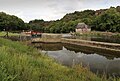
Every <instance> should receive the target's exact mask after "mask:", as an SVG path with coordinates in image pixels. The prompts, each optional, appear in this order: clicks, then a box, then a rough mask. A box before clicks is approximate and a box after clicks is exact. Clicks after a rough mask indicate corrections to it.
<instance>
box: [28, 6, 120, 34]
mask: <svg viewBox="0 0 120 81" xmlns="http://www.w3.org/2000/svg"><path fill="white" fill-rule="evenodd" d="M80 22H84V23H86V24H87V25H89V26H90V27H91V29H92V30H97V31H110V32H120V6H117V7H116V8H114V7H111V8H109V9H100V10H97V11H94V10H84V11H81V12H79V11H75V12H74V13H69V14H66V15H65V16H64V17H63V18H62V19H60V20H57V21H50V22H48V21H43V20H34V21H30V24H31V26H32V29H33V30H40V31H43V32H50V33H69V32H70V31H73V32H74V31H75V28H76V25H77V24H78V23H80Z"/></svg>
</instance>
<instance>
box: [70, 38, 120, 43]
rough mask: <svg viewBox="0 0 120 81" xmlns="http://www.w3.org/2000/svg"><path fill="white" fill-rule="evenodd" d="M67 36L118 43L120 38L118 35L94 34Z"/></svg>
mask: <svg viewBox="0 0 120 81" xmlns="http://www.w3.org/2000/svg"><path fill="white" fill-rule="evenodd" d="M68 38H72V39H82V40H89V41H97V42H109V43H118V44H120V38H119V37H111V36H99V37H95V36H91V37H89V36H76V37H68ZM111 38H112V39H111Z"/></svg>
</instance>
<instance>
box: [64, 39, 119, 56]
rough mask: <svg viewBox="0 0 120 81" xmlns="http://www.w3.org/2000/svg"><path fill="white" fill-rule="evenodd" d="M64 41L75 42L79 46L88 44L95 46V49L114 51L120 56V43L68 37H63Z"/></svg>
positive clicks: (88, 45) (91, 46) (87, 45)
mask: <svg viewBox="0 0 120 81" xmlns="http://www.w3.org/2000/svg"><path fill="white" fill-rule="evenodd" d="M62 43H66V44H73V45H78V46H86V47H90V48H94V49H95V50H100V51H103V52H104V51H107V52H109V53H110V54H111V52H112V53H114V54H115V55H119V56H120V44H115V43H105V42H96V41H87V40H80V39H66V38H63V39H62Z"/></svg>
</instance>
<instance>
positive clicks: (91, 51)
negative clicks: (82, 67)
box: [64, 44, 120, 60]
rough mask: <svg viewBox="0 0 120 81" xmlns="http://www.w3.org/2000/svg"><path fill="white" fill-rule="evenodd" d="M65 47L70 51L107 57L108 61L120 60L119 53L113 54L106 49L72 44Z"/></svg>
mask: <svg viewBox="0 0 120 81" xmlns="http://www.w3.org/2000/svg"><path fill="white" fill-rule="evenodd" d="M64 47H65V48H67V49H68V50H71V51H75V52H76V53H78V52H83V53H85V54H94V53H97V54H99V55H102V56H105V57H106V58H107V59H110V60H111V59H114V58H115V57H116V58H119V57H120V55H119V53H118V52H112V51H108V50H105V49H98V48H92V47H87V46H78V45H72V44H64Z"/></svg>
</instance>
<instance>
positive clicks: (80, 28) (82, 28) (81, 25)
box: [76, 23, 91, 33]
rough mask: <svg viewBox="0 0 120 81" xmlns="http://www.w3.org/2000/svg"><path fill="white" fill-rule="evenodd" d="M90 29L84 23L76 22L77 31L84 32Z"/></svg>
mask: <svg viewBox="0 0 120 81" xmlns="http://www.w3.org/2000/svg"><path fill="white" fill-rule="evenodd" d="M90 31H91V28H90V27H89V26H88V25H86V24H85V23H78V25H77V26H76V32H77V33H86V32H90Z"/></svg>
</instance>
